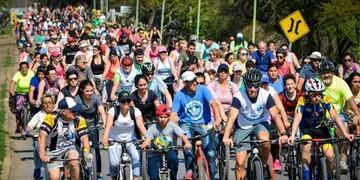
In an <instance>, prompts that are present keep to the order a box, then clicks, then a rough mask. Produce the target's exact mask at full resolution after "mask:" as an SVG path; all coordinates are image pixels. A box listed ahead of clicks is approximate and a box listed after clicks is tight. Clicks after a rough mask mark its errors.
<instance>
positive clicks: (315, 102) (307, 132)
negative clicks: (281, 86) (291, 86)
mask: <svg viewBox="0 0 360 180" xmlns="http://www.w3.org/2000/svg"><path fill="white" fill-rule="evenodd" d="M305 89H306V91H307V92H308V95H307V96H306V97H300V98H299V100H298V104H297V106H296V110H295V118H294V122H293V126H292V132H291V136H290V138H289V144H293V143H294V139H295V135H296V132H297V130H298V127H300V132H301V133H302V134H303V135H302V136H301V139H312V138H330V131H329V127H327V123H326V113H327V112H328V113H330V116H331V118H332V119H334V120H335V123H336V125H337V126H338V127H339V129H340V130H341V132H342V133H343V135H344V136H345V137H346V138H347V139H349V140H352V139H353V138H354V137H353V135H350V134H349V133H348V132H347V130H346V129H345V126H344V125H343V123H342V122H341V119H340V117H339V116H338V115H337V113H336V111H335V109H334V108H333V105H332V103H331V98H330V97H329V96H327V95H325V96H323V91H324V89H325V86H324V84H323V82H321V80H319V79H314V78H311V79H309V80H307V81H306V83H305ZM311 146H312V144H311V143H309V144H305V145H303V146H302V148H301V157H302V166H303V172H302V173H303V179H304V180H310V170H309V169H310V167H309V166H310V161H311ZM322 148H323V151H324V154H325V157H326V159H327V169H328V172H332V171H333V164H334V156H335V155H334V151H333V149H332V146H331V145H330V144H324V145H323V146H322ZM331 175H332V173H329V174H328V176H329V177H330V176H331ZM330 178H331V177H330Z"/></svg>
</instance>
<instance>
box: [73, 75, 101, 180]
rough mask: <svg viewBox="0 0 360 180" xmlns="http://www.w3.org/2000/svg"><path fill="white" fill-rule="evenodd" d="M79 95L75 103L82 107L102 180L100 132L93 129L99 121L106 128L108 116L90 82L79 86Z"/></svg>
mask: <svg viewBox="0 0 360 180" xmlns="http://www.w3.org/2000/svg"><path fill="white" fill-rule="evenodd" d="M79 90H80V92H79V95H77V96H76V97H75V102H76V103H77V104H79V105H81V106H82V111H81V113H80V115H81V116H82V117H84V118H85V120H86V126H87V127H88V129H90V130H89V131H88V133H89V140H90V141H91V147H92V148H94V149H95V156H96V163H97V164H96V170H97V177H98V179H102V176H101V175H100V174H101V157H100V149H99V137H100V135H99V130H98V129H91V128H94V127H96V126H97V125H98V124H99V119H101V120H102V122H103V127H105V126H106V114H105V109H104V106H103V105H102V102H101V99H100V96H98V95H96V94H94V86H93V85H92V84H91V82H90V81H88V80H83V81H81V82H80V85H79Z"/></svg>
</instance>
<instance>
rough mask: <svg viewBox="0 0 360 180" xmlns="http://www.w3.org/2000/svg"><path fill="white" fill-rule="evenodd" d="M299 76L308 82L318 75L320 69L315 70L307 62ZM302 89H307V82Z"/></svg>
mask: <svg viewBox="0 0 360 180" xmlns="http://www.w3.org/2000/svg"><path fill="white" fill-rule="evenodd" d="M299 76H300V78H303V79H304V80H305V82H306V81H307V80H308V79H310V78H316V77H318V76H319V73H318V71H316V70H314V69H313V68H312V67H311V65H310V64H305V65H304V67H302V68H301V70H300V74H299ZM302 90H305V83H304V85H303V87H302Z"/></svg>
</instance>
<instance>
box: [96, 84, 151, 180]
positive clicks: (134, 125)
mask: <svg viewBox="0 0 360 180" xmlns="http://www.w3.org/2000/svg"><path fill="white" fill-rule="evenodd" d="M118 101H119V102H120V105H119V106H116V107H112V108H111V109H110V110H109V111H108V116H107V119H106V127H105V130H104V136H103V140H102V143H103V145H104V147H108V146H109V140H116V141H124V142H129V141H133V140H136V139H137V135H140V136H144V135H145V133H146V129H145V127H144V121H143V118H142V116H141V111H140V110H139V109H138V108H136V107H132V106H131V101H132V100H131V96H130V94H129V92H127V91H121V92H120V93H119V96H118ZM115 108H117V109H115ZM132 113H133V114H132ZM116 116H117V117H116ZM132 117H134V119H132ZM137 130H138V131H139V132H138V133H139V134H137ZM126 147H127V150H128V152H129V154H130V156H131V159H132V161H131V162H132V169H133V180H138V179H139V176H140V153H139V151H138V150H137V149H136V146H135V144H134V143H132V142H130V143H127V145H126ZM121 152H122V149H121V145H120V144H117V143H114V144H113V145H110V147H109V163H110V174H111V177H112V179H117V176H118V175H119V173H120V172H119V166H120V163H121V154H122V153H121Z"/></svg>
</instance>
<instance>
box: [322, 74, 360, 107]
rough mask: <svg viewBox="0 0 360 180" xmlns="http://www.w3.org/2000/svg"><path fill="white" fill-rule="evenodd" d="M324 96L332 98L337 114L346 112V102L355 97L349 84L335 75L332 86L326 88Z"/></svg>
mask: <svg viewBox="0 0 360 180" xmlns="http://www.w3.org/2000/svg"><path fill="white" fill-rule="evenodd" d="M324 94H325V95H327V96H330V98H331V102H332V105H333V107H334V109H335V111H336V112H337V113H341V112H343V111H344V106H345V103H346V101H347V100H349V99H350V98H351V97H352V96H353V94H352V92H351V90H350V87H349V86H348V85H347V83H346V82H345V81H344V80H343V79H341V78H339V77H337V76H335V75H333V79H332V82H331V84H330V86H325V91H324Z"/></svg>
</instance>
